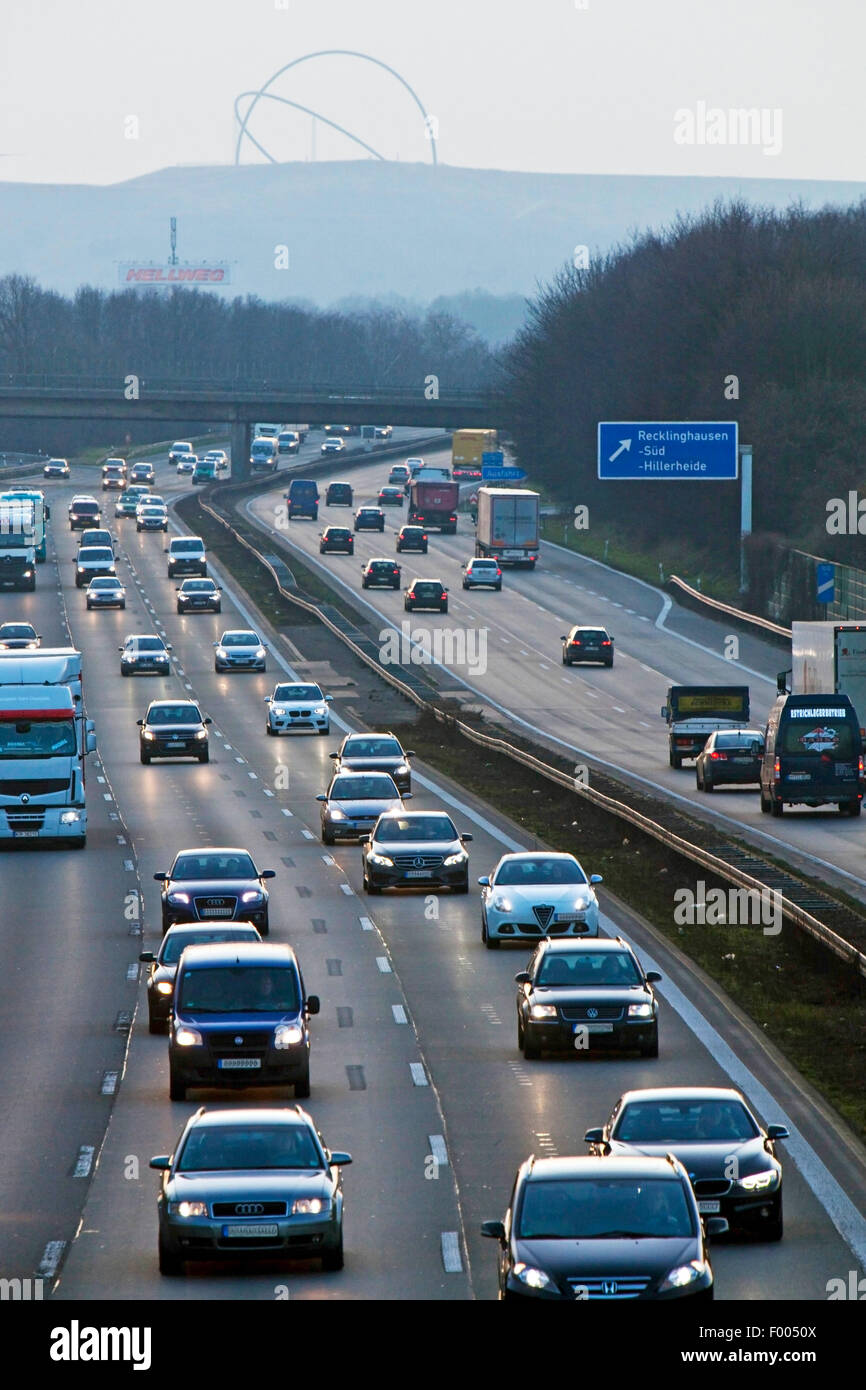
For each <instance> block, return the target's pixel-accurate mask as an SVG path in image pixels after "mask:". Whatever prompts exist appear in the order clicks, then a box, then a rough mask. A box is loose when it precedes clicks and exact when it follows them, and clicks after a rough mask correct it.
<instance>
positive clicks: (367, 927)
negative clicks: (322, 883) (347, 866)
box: [332, 861, 375, 931]
mask: <svg viewBox="0 0 866 1390" xmlns="http://www.w3.org/2000/svg"><path fill="white" fill-rule="evenodd" d="M332 862H333V861H332ZM358 921H359V922H360V923H361V931H374V930H375V924H374V922H373V919H372V917H359V918H358Z"/></svg>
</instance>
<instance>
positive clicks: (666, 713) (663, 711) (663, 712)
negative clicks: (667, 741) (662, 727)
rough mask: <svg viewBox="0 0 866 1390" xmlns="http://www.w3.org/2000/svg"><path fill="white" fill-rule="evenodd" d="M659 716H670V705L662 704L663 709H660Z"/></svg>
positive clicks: (665, 717)
mask: <svg viewBox="0 0 866 1390" xmlns="http://www.w3.org/2000/svg"><path fill="white" fill-rule="evenodd" d="M659 717H660V718H661V719H667V717H668V707H667V705H662V707H661V710H660V711H659Z"/></svg>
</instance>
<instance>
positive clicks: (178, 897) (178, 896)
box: [168, 893, 189, 906]
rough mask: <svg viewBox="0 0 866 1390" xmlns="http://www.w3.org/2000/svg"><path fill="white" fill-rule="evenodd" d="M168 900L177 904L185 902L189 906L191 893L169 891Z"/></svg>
mask: <svg viewBox="0 0 866 1390" xmlns="http://www.w3.org/2000/svg"><path fill="white" fill-rule="evenodd" d="M168 901H169V902H170V903H173V904H175V905H177V904H178V903H185V904H186V905H187V906H188V905H189V893H169V895H168Z"/></svg>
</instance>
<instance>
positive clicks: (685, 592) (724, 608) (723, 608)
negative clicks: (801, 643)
mask: <svg viewBox="0 0 866 1390" xmlns="http://www.w3.org/2000/svg"><path fill="white" fill-rule="evenodd" d="M667 587H668V588H669V589H673V590H674V591H675V592H676V593H678V594H679V595H680V596H681V597H684V598H686V599H688V601H689V602H690V603H693V604H694V605H695V606H696V607H697V606H703V607H704V608H708V609H710V610H711V611H712V612H713V613H714V614H718V615H719V616H720V617H725V618H730V619H731V620H732V621H734V622H738V623H742V624H745V625H747V626H750V627H755V628H758V629H759V630H760V632H762V633H764V634H765V635H766V636H768V637H775V638H778V639H779V640H783V639H786V640H787V641H788V642H790V640H791V629H790V628H789V627H780V625H779V624H778V623H771V622H770V620H769V618H759V617H758V616H757V614H755V613H746V612H744V611H743V609H742V608H734V606H733V605H732V604H730V603H721V602H720V601H719V599H717V598H710V597H709V595H707V594H702V593H701V591H700V589H693V588H692V586H691V584H687V583H686V581H685V580H684V579H680V578H679V576H678V575H676V574H672V575H670V577H669V579H668V583H667Z"/></svg>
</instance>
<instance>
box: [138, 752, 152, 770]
mask: <svg viewBox="0 0 866 1390" xmlns="http://www.w3.org/2000/svg"><path fill="white" fill-rule="evenodd" d="M138 757H139V761H140V762H143V763H144V764H145V766H147V765H148V764H149V763H150V754H149V753H145V752H144V750H143V749H141V748H140V749H139V750H138Z"/></svg>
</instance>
